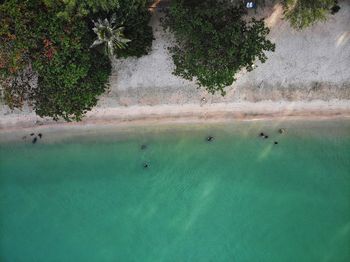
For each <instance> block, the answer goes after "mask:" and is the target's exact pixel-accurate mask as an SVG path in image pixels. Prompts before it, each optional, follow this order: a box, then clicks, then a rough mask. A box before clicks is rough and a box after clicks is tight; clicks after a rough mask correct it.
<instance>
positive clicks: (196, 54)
mask: <svg viewBox="0 0 350 262" xmlns="http://www.w3.org/2000/svg"><path fill="white" fill-rule="evenodd" d="M244 13H245V9H244V8H243V7H242V6H238V7H237V6H234V5H232V4H230V1H229V0H228V1H216V0H202V1H194V0H193V1H190V0H187V1H184V0H174V1H173V3H172V6H171V7H170V10H169V15H168V18H167V19H166V20H165V25H166V26H167V27H168V28H170V30H171V31H172V32H173V33H174V35H175V37H176V40H177V45H176V46H175V47H173V48H171V53H172V57H173V60H174V63H175V66H176V69H175V71H174V74H175V75H178V76H181V77H183V78H185V79H188V80H193V79H196V81H197V83H198V84H199V85H200V86H204V87H206V88H207V90H208V91H209V92H211V93H215V92H217V91H220V92H221V94H222V95H224V94H225V91H224V87H226V86H229V85H231V84H232V83H233V81H235V74H236V73H237V72H238V71H239V70H241V69H242V68H246V69H247V70H248V71H250V70H253V64H254V62H255V60H256V59H257V58H258V59H259V60H260V61H261V62H265V61H266V59H267V57H266V55H265V53H264V51H274V49H275V45H274V44H273V43H271V42H270V41H269V40H267V39H266V36H267V35H268V33H269V29H268V28H267V27H265V26H264V22H263V21H260V20H259V21H258V20H255V19H252V20H251V21H250V22H246V21H245V20H243V18H242V16H243V14H244Z"/></svg>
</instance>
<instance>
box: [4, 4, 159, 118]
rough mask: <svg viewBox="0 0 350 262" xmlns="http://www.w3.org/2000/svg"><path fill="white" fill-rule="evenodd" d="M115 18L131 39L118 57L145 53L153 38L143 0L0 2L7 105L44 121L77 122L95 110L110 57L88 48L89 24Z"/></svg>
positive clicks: (90, 29)
mask: <svg viewBox="0 0 350 262" xmlns="http://www.w3.org/2000/svg"><path fill="white" fill-rule="evenodd" d="M113 13H116V14H117V18H118V19H119V22H121V23H122V24H124V26H125V34H126V37H127V38H130V39H131V40H132V42H131V43H130V46H129V47H128V48H126V49H125V50H123V53H121V54H120V56H123V57H125V56H129V55H135V56H141V55H143V54H145V53H147V52H148V50H149V49H150V46H151V43H152V40H153V35H152V29H151V28H150V27H149V26H148V21H149V18H150V14H149V13H148V11H147V8H146V1H145V0H133V1H129V0H102V1H91V0H79V1H75V0H74V1H73V0H67V1H66V0H64V1H63V0H58V1H53V0H31V1H20V0H8V1H5V2H0V17H1V20H0V86H1V88H2V95H3V98H4V99H5V103H6V104H7V105H9V106H10V108H16V107H17V108H21V107H22V105H23V104H24V102H27V103H29V104H30V105H33V106H34V109H35V111H36V113H37V114H38V115H40V116H42V117H44V116H49V117H52V118H54V119H55V120H57V119H59V118H60V117H62V118H64V119H65V120H67V121H70V120H80V119H81V118H82V117H83V115H84V114H85V113H86V112H87V111H88V110H90V109H91V108H92V107H93V106H94V105H96V103H97V97H98V96H99V95H101V94H102V93H103V92H104V90H105V88H106V84H107V81H108V76H109V74H110V70H111V66H110V64H109V63H110V62H109V59H108V56H106V55H105V54H103V53H99V52H98V51H97V50H96V49H95V48H90V46H91V45H92V44H93V42H94V39H95V37H96V35H95V33H94V32H93V31H92V27H93V23H92V19H97V18H99V17H104V18H105V17H110V15H111V14H113ZM100 15H102V16H100ZM33 76H37V79H38V81H37V86H35V85H33V81H32V77H33Z"/></svg>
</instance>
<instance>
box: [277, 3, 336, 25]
mask: <svg viewBox="0 0 350 262" xmlns="http://www.w3.org/2000/svg"><path fill="white" fill-rule="evenodd" d="M283 7H284V16H285V18H286V19H287V20H289V21H290V24H291V25H292V27H294V28H295V29H299V30H301V29H304V28H306V27H308V26H311V25H313V24H315V23H316V22H319V21H325V20H326V19H327V16H328V15H329V13H330V12H332V13H335V12H334V11H333V10H339V6H337V1H335V0H283Z"/></svg>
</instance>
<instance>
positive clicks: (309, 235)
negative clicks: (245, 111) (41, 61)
mask: <svg viewBox="0 0 350 262" xmlns="http://www.w3.org/2000/svg"><path fill="white" fill-rule="evenodd" d="M282 124H283V127H287V130H288V133H287V134H285V135H279V134H278V132H277V129H278V126H277V125H276V124H274V123H273V122H246V123H243V122H240V123H234V124H230V125H219V126H218V125H206V126H203V125H202V126H187V127H184V126H183V127H174V126H168V127H160V128H150V129H139V128H138V130H135V132H131V133H130V132H128V133H125V132H124V133H123V132H121V133H114V131H110V132H102V133H101V132H100V133H98V134H97V133H96V134H95V135H91V134H90V135H89V136H81V137H78V138H77V137H73V138H72V137H71V138H66V139H63V140H52V141H50V142H49V143H47V142H46V140H45V139H48V140H49V139H50V138H46V137H45V136H44V139H43V140H42V141H39V143H38V144H36V145H32V144H31V143H30V141H29V142H27V143H26V142H23V141H19V142H17V143H13V142H12V143H2V144H1V147H0V214H1V218H0V260H1V261H348V260H349V258H350V251H349V248H348V247H349V246H350V160H349V159H350V123H348V122H343V121H336V122H327V121H326V122H324V121H322V122H300V121H294V122H284V123H279V126H281V125H282ZM261 130H263V131H264V132H266V133H268V134H269V135H270V138H269V139H267V140H263V139H260V138H259V137H258V136H257V134H258V133H259V132H260V131H261ZM209 134H211V135H214V136H215V141H214V142H213V143H207V142H206V141H205V137H206V136H207V135H209ZM48 140H47V141H48ZM275 140H277V141H278V142H279V144H278V145H274V144H273V141H275ZM143 143H146V144H147V145H148V148H147V149H146V150H143V151H142V150H140V145H141V144H143ZM144 162H147V163H149V166H150V167H149V168H148V169H143V167H142V165H143V163H144Z"/></svg>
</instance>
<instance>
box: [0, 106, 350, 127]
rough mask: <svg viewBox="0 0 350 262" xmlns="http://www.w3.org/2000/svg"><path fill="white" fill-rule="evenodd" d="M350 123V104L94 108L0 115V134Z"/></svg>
mask: <svg viewBox="0 0 350 262" xmlns="http://www.w3.org/2000/svg"><path fill="white" fill-rule="evenodd" d="M332 118H345V119H349V120H350V101H349V100H333V101H298V102H282V101H281V102H272V101H263V102H254V103H253V102H237V103H215V104H202V105H200V104H184V105H178V104H174V105H166V104H164V105H156V106H129V107H96V108H94V109H93V110H92V111H90V112H88V113H87V115H86V116H85V117H84V118H83V120H82V121H80V122H64V121H62V120H59V121H57V122H56V121H53V120H51V119H43V118H40V117H38V116H37V115H35V114H34V113H19V114H15V113H12V114H8V115H4V114H2V117H1V119H0V133H3V132H5V133H6V132H11V131H20V130H26V129H30V128H31V129H33V128H39V127H40V129H47V128H70V127H74V128H76V127H84V126H91V125H93V126H100V125H101V126H103V125H119V126H142V125H149V124H151V125H162V124H169V123H182V124H186V123H215V122H231V121H238V120H240V121H253V120H273V119H276V120H277V119H279V120H292V119H293V120H294V119H314V120H317V119H318V120H321V119H332Z"/></svg>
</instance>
